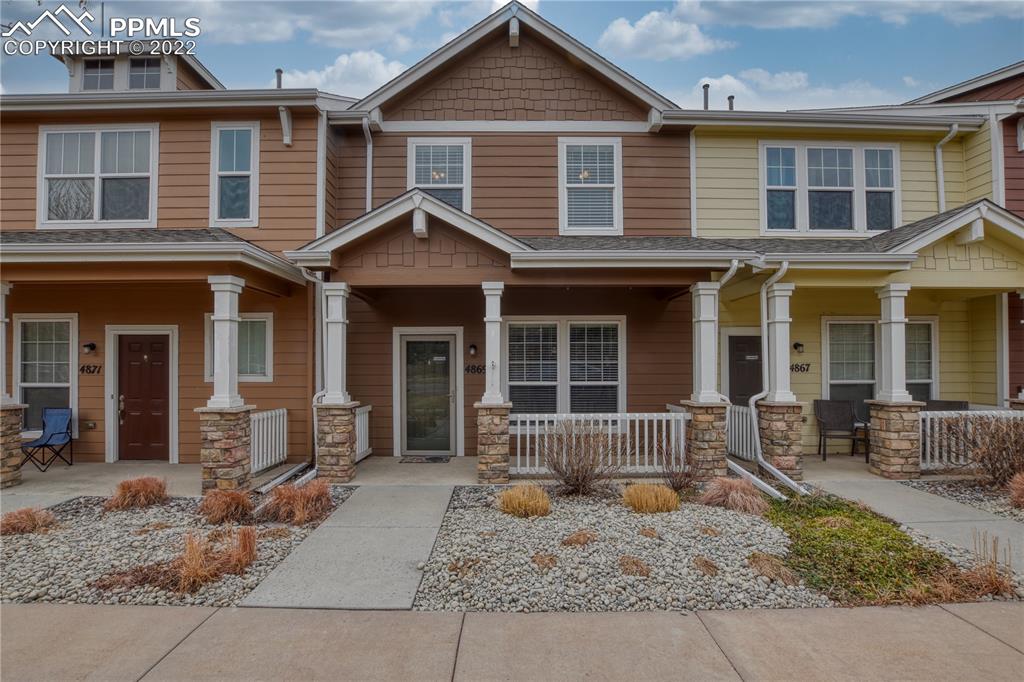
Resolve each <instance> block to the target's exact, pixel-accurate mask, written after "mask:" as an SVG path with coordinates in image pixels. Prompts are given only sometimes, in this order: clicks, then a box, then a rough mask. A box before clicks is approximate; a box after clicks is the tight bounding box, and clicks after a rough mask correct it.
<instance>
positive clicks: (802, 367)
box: [789, 362, 811, 374]
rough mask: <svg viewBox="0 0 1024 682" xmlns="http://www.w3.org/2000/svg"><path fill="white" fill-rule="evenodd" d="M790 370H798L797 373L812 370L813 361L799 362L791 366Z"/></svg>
mask: <svg viewBox="0 0 1024 682" xmlns="http://www.w3.org/2000/svg"><path fill="white" fill-rule="evenodd" d="M789 371H790V372H796V373H797V374H805V373H807V372H810V371H811V363H809V362H798V363H795V364H792V365H790V366H789Z"/></svg>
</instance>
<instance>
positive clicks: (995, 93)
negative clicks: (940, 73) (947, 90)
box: [940, 75, 1024, 102]
mask: <svg viewBox="0 0 1024 682" xmlns="http://www.w3.org/2000/svg"><path fill="white" fill-rule="evenodd" d="M1018 97H1024V75H1020V76H1013V77H1011V78H1004V79H1003V80H1001V81H998V82H995V83H991V84H989V85H986V86H984V87H980V88H976V89H974V90H971V91H969V92H965V93H962V94H960V95H954V96H953V97H947V98H946V99H943V100H940V101H941V102H992V101H999V100H1007V99H1017V98H1018Z"/></svg>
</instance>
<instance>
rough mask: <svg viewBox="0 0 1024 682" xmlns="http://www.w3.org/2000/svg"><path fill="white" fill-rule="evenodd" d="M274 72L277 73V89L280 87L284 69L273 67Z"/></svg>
mask: <svg viewBox="0 0 1024 682" xmlns="http://www.w3.org/2000/svg"><path fill="white" fill-rule="evenodd" d="M274 73H275V74H277V89H278V90H280V89H281V78H282V77H283V76H284V69H274Z"/></svg>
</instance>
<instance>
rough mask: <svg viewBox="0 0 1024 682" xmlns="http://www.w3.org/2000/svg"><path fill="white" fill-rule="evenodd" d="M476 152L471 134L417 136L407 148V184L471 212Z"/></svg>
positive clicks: (410, 140) (408, 186)
mask: <svg viewBox="0 0 1024 682" xmlns="http://www.w3.org/2000/svg"><path fill="white" fill-rule="evenodd" d="M472 153H473V144H472V141H471V140H470V139H469V138H468V137H457V138H447V137H445V138H442V137H413V138H409V143H408V150H407V154H408V156H407V168H406V175H407V185H406V186H407V188H408V189H412V188H414V187H418V188H419V189H422V190H423V191H424V192H426V193H427V194H429V195H431V196H433V197H435V198H437V199H440V200H441V201H443V202H445V203H446V204H449V205H451V206H454V207H455V208H457V209H459V210H460V211H465V212H466V213H469V212H470V211H471V209H472V191H471V190H472V175H473V171H472Z"/></svg>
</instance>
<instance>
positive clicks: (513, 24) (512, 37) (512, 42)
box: [508, 17, 519, 47]
mask: <svg viewBox="0 0 1024 682" xmlns="http://www.w3.org/2000/svg"><path fill="white" fill-rule="evenodd" d="M508 46H509V47H519V19H517V18H516V17H512V18H511V19H509V20H508Z"/></svg>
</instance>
